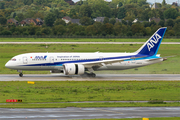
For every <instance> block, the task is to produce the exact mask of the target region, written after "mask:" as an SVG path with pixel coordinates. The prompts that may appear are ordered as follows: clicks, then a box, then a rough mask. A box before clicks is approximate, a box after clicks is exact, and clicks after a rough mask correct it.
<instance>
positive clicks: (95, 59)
mask: <svg viewBox="0 0 180 120" xmlns="http://www.w3.org/2000/svg"><path fill="white" fill-rule="evenodd" d="M143 56H145V55H142V54H137V55H131V56H121V57H108V58H92V59H90V60H89V59H87V60H73V61H63V62H54V63H41V64H30V65H21V66H62V65H63V64H66V63H86V62H97V61H101V60H102V59H103V60H113V59H126V58H132V57H143ZM150 57H152V56H147V57H143V58H137V59H136V60H140V59H141V60H142V59H149V58H150ZM129 60H131V59H128V60H125V61H129ZM133 60H134V59H133Z"/></svg>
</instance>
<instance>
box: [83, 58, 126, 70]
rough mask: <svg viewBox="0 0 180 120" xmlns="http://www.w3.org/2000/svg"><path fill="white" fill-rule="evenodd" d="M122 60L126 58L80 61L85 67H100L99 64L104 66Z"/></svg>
mask: <svg viewBox="0 0 180 120" xmlns="http://www.w3.org/2000/svg"><path fill="white" fill-rule="evenodd" d="M124 60H126V59H115V60H101V61H96V62H86V63H82V64H83V65H84V67H86V68H92V67H101V66H105V65H108V64H112V63H117V62H119V63H120V62H123V61H124Z"/></svg>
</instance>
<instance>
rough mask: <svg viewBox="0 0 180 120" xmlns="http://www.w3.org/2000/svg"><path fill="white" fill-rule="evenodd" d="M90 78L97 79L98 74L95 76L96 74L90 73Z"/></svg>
mask: <svg viewBox="0 0 180 120" xmlns="http://www.w3.org/2000/svg"><path fill="white" fill-rule="evenodd" d="M88 77H92V78H95V77H96V74H94V73H90V74H88Z"/></svg>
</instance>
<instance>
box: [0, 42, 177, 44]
mask: <svg viewBox="0 0 180 120" xmlns="http://www.w3.org/2000/svg"><path fill="white" fill-rule="evenodd" d="M144 43H145V42H0V44H144ZM161 44H180V42H162V43H161Z"/></svg>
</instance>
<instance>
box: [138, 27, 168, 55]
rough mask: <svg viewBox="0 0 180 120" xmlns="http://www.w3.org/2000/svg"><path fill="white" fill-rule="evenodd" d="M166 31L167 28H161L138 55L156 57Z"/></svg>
mask: <svg viewBox="0 0 180 120" xmlns="http://www.w3.org/2000/svg"><path fill="white" fill-rule="evenodd" d="M166 29H167V27H162V28H159V29H158V30H157V31H156V32H155V33H154V34H153V35H152V36H151V37H150V38H149V39H148V40H147V42H146V43H144V45H143V46H142V47H141V48H140V49H139V50H137V51H136V53H138V54H143V55H151V56H152V55H156V54H157V52H158V50H159V47H160V44H161V41H162V39H163V37H164V34H165V32H166Z"/></svg>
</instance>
